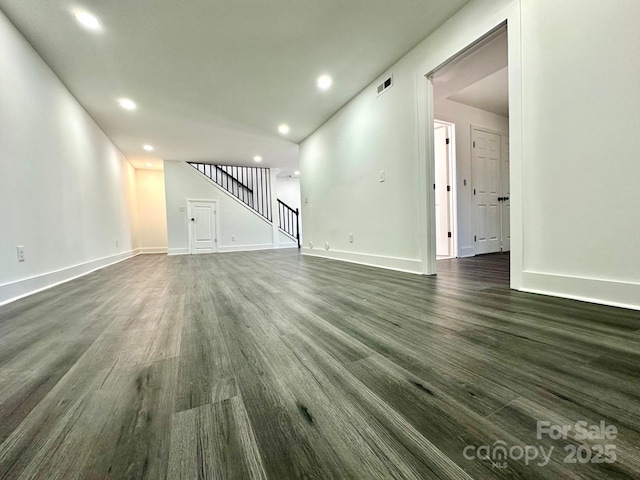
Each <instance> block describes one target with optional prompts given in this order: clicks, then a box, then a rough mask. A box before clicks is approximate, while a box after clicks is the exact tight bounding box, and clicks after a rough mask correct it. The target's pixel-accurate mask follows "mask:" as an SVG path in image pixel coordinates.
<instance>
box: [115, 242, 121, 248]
mask: <svg viewBox="0 0 640 480" xmlns="http://www.w3.org/2000/svg"><path fill="white" fill-rule="evenodd" d="M119 246H120V243H119V242H118V240H116V248H118V247H119Z"/></svg>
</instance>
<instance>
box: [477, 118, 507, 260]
mask: <svg viewBox="0 0 640 480" xmlns="http://www.w3.org/2000/svg"><path fill="white" fill-rule="evenodd" d="M472 136H473V139H472V141H473V143H472V152H473V154H472V165H471V168H472V173H471V174H472V178H473V199H474V201H473V205H474V223H475V228H474V240H475V242H474V245H475V253H476V255H477V254H482V253H492V252H499V251H500V241H501V218H500V205H499V203H500V202H498V197H499V196H500V187H501V185H500V167H501V164H500V156H501V155H500V150H501V145H500V135H497V134H495V133H489V132H484V131H482V130H477V129H473V135H472Z"/></svg>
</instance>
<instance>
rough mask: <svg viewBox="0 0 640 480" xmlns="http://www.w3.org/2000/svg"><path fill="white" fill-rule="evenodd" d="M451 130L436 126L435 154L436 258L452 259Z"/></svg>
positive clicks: (444, 126) (443, 126)
mask: <svg viewBox="0 0 640 480" xmlns="http://www.w3.org/2000/svg"><path fill="white" fill-rule="evenodd" d="M448 140H449V128H448V127H447V126H446V125H436V126H435V130H434V153H435V167H436V256H438V257H451V243H452V242H451V237H450V235H451V187H450V185H451V183H450V181H449V178H450V171H449V163H450V162H449V144H448V143H447V142H448Z"/></svg>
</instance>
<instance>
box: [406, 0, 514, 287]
mask: <svg viewBox="0 0 640 480" xmlns="http://www.w3.org/2000/svg"><path fill="white" fill-rule="evenodd" d="M505 22H506V24H507V41H508V44H509V49H508V55H509V59H508V60H509V61H508V63H509V137H510V139H509V144H510V148H509V151H510V167H511V171H510V190H511V191H510V201H511V210H510V212H511V220H510V223H511V265H510V271H511V276H510V283H511V288H514V289H519V288H520V287H521V286H522V272H523V270H524V260H523V248H524V246H523V225H524V221H523V218H522V217H523V208H522V197H523V161H524V150H523V128H522V41H521V36H522V34H521V18H520V0H514V1H513V2H512V3H511V4H510V5H509V6H507V7H506V8H504V9H503V10H502V11H501V12H499V13H498V14H496V16H495V17H494V18H493V21H492V24H493V27H491V28H487V29H484V31H478V32H477V35H475V38H476V39H481V38H483V37H484V36H486V35H487V34H488V33H490V32H491V31H492V30H495V29H496V28H498V27H499V26H500V25H501V24H503V23H505ZM475 41H477V40H475ZM473 43H474V41H471V42H470V43H467V44H466V45H460V46H458V47H456V46H455V45H451V47H452V50H453V51H451V52H450V54H449V55H448V56H443V58H441V59H440V60H441V61H440V62H438V61H433V62H432V64H423V65H422V66H421V67H420V68H419V70H417V71H416V75H417V77H418V82H417V88H418V91H417V107H418V112H417V116H418V143H417V146H418V156H419V160H418V167H419V181H420V185H419V188H420V197H419V205H418V208H419V212H420V219H419V221H420V238H421V242H420V246H421V247H420V248H421V258H422V262H423V271H425V273H435V261H436V252H435V240H436V232H435V225H433V223H434V222H432V218H431V217H432V216H433V215H434V212H435V201H433V202H432V201H431V198H433V197H434V195H433V186H432V184H433V177H434V174H435V164H434V163H435V162H434V154H433V121H434V113H433V104H434V99H433V82H432V81H431V78H430V77H431V76H432V75H433V74H434V73H435V72H436V71H437V70H438V69H439V68H440V67H441V66H443V65H445V64H446V63H447V62H448V61H450V60H451V59H454V58H455V57H456V56H458V55H460V53H461V52H463V51H464V50H466V49H467V48H468V47H469V46H470V45H473ZM425 187H431V188H428V190H429V191H430V193H431V195H429V194H427V195H425V194H424V193H423V192H424V191H425V190H426V188H425ZM425 209H426V210H428V211H427V212H426V213H425ZM429 223H432V225H429Z"/></svg>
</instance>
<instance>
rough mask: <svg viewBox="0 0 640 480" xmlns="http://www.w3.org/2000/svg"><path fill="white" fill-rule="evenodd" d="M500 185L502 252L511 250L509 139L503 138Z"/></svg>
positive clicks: (504, 136)
mask: <svg viewBox="0 0 640 480" xmlns="http://www.w3.org/2000/svg"><path fill="white" fill-rule="evenodd" d="M500 183H501V185H502V188H501V189H500V190H501V191H502V195H501V196H502V201H501V202H500V210H501V216H502V251H504V252H507V251H509V250H511V223H510V218H511V216H510V215H511V200H510V197H511V194H510V188H509V137H508V136H506V135H503V136H502V156H501V159H500Z"/></svg>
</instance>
